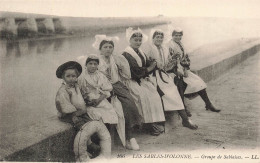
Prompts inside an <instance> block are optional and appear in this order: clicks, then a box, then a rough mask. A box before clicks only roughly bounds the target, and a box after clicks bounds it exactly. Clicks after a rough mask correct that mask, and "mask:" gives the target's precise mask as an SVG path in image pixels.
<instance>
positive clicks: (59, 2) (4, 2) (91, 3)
mask: <svg viewBox="0 0 260 163" xmlns="http://www.w3.org/2000/svg"><path fill="white" fill-rule="evenodd" d="M0 11H14V12H24V13H39V14H49V15H58V16H75V17H140V16H157V15H159V14H160V15H164V16H169V17H231V18H260V0H0Z"/></svg>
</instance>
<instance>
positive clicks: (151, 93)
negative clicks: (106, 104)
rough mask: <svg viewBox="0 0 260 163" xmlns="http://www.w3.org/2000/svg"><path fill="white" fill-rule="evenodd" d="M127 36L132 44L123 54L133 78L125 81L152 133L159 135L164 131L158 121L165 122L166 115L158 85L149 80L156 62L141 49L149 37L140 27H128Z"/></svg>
mask: <svg viewBox="0 0 260 163" xmlns="http://www.w3.org/2000/svg"><path fill="white" fill-rule="evenodd" d="M126 38H127V41H128V42H129V44H130V46H128V47H127V48H126V49H125V50H124V52H123V54H122V55H123V56H124V57H125V58H126V59H127V61H128V63H129V66H130V72H131V79H127V80H125V81H124V82H125V84H126V86H127V87H128V89H129V91H130V94H131V95H132V97H133V98H134V101H135V103H136V105H137V108H138V111H139V114H140V115H141V116H142V118H143V122H144V123H149V125H150V127H151V130H152V132H151V134H152V135H159V134H160V133H162V132H163V128H161V127H160V126H158V123H159V122H164V121H165V117H164V112H163V107H162V103H161V99H160V96H159V94H158V93H157V90H156V87H155V86H154V85H153V83H152V82H151V81H150V80H149V74H151V73H152V71H153V70H154V69H155V67H156V62H155V61H153V62H150V61H149V60H148V59H147V57H146V55H145V54H144V53H143V52H142V50H141V49H140V46H141V45H142V43H143V42H145V39H146V38H147V36H146V35H144V34H143V33H142V31H141V30H140V29H138V30H133V29H132V28H128V29H127V30H126Z"/></svg>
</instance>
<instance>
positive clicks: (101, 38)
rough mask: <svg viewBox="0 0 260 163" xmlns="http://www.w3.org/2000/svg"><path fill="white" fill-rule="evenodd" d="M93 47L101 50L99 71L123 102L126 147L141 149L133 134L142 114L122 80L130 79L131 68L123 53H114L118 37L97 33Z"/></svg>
mask: <svg viewBox="0 0 260 163" xmlns="http://www.w3.org/2000/svg"><path fill="white" fill-rule="evenodd" d="M95 38H96V41H95V43H94V44H93V47H94V48H95V49H97V50H99V52H100V55H101V57H100V65H99V71H100V72H102V73H103V74H104V75H105V76H106V77H107V78H108V79H109V81H110V83H111V84H112V86H113V93H114V94H115V95H116V96H117V98H118V99H119V101H120V102H121V104H122V108H123V112H124V117H125V128H126V129H125V131H126V148H128V149H132V150H139V145H138V144H137V142H136V140H135V138H134V137H133V135H132V130H133V127H134V126H140V125H141V116H140V115H139V113H138V109H137V106H136V105H135V102H134V99H133V97H132V96H131V95H130V93H129V90H128V89H127V87H126V86H125V85H124V84H123V83H122V82H121V81H120V78H121V77H120V75H121V76H124V77H125V78H128V79H130V77H131V74H130V68H129V65H128V62H127V60H126V59H125V58H124V57H123V56H121V55H113V51H114V43H115V42H116V41H117V40H118V38H117V37H107V36H106V35H96V36H95Z"/></svg>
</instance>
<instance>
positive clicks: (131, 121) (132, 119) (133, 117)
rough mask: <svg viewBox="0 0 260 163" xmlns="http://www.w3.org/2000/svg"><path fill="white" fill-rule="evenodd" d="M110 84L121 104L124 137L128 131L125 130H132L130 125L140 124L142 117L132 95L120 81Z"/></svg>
mask: <svg viewBox="0 0 260 163" xmlns="http://www.w3.org/2000/svg"><path fill="white" fill-rule="evenodd" d="M112 85H113V91H114V93H115V95H117V98H118V100H119V101H120V102H121V104H122V108H123V112H124V116H125V126H126V137H128V135H129V134H130V133H129V134H128V133H127V132H128V131H130V130H132V127H134V126H136V125H141V120H142V118H141V115H140V114H139V113H138V110H137V106H136V104H135V102H134V99H133V97H132V96H131V95H130V93H129V90H128V88H127V87H126V86H125V85H124V84H123V83H121V82H117V83H115V84H112Z"/></svg>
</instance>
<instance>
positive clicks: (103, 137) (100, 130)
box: [73, 121, 111, 162]
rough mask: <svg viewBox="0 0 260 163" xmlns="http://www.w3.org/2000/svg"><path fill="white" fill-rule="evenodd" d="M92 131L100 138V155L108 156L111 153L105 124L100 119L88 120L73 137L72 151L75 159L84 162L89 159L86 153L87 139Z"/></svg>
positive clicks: (109, 139) (108, 134)
mask: <svg viewBox="0 0 260 163" xmlns="http://www.w3.org/2000/svg"><path fill="white" fill-rule="evenodd" d="M94 133H97V135H98V137H99V139H100V147H101V152H100V156H104V157H109V156H110V155H111V137H110V133H109V131H108V130H107V128H106V126H105V125H104V124H103V123H102V122H101V121H90V122H87V123H85V124H84V125H83V126H82V127H81V129H80V131H79V132H78V133H77V135H76V137H75V139H74V148H73V151H74V153H75V158H76V161H78V162H86V161H88V160H89V159H90V157H89V155H88V153H87V141H88V140H89V139H90V138H91V136H92V135H93V134H94Z"/></svg>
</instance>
